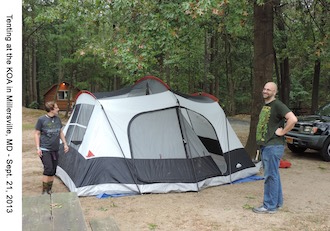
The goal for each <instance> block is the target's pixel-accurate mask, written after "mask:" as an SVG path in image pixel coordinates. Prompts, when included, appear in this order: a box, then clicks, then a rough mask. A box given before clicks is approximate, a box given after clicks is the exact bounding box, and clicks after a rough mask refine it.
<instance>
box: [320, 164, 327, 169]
mask: <svg viewBox="0 0 330 231" xmlns="http://www.w3.org/2000/svg"><path fill="white" fill-rule="evenodd" d="M319 169H321V170H327V168H326V167H325V166H324V165H319Z"/></svg>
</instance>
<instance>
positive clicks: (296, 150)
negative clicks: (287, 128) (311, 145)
mask: <svg viewBox="0 0 330 231" xmlns="http://www.w3.org/2000/svg"><path fill="white" fill-rule="evenodd" d="M287 145H288V148H289V149H290V151H291V152H294V153H303V152H304V151H306V149H307V148H302V147H297V146H295V145H294V144H287Z"/></svg>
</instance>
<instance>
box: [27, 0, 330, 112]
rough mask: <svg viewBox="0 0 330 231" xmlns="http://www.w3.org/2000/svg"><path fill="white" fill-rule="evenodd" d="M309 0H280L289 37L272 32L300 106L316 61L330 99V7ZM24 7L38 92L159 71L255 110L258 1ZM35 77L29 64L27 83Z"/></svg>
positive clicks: (176, 84)
mask: <svg viewBox="0 0 330 231" xmlns="http://www.w3.org/2000/svg"><path fill="white" fill-rule="evenodd" d="M255 2H256V3H257V4H261V5H262V4H264V2H265V1H264V0H258V1H255ZM308 2H309V1H308ZM309 3H310V5H307V4H306V2H304V1H290V0H282V1H281V10H282V14H281V17H279V15H275V18H274V20H275V23H276V22H279V20H284V25H285V30H284V31H280V30H278V29H277V27H274V48H275V50H276V54H277V58H278V60H282V59H283V58H285V57H289V61H290V78H291V82H292V84H291V86H292V89H291V94H290V97H291V102H292V104H293V105H296V104H305V106H309V105H310V103H309V102H310V101H311V94H312V92H311V91H312V84H311V83H312V80H313V75H314V62H315V60H316V59H319V60H320V61H321V79H320V89H319V95H320V98H321V100H324V101H329V100H330V99H329V98H330V96H329V94H328V89H329V87H330V81H329V79H330V76H329V73H330V71H329V69H330V61H329V60H330V52H329V50H330V49H329V36H328V35H329V34H330V33H329V30H330V29H329V28H330V27H329V18H330V17H329V12H330V10H329V3H328V2H327V1H311V2H309ZM322 4H323V5H322ZM22 7H23V42H24V44H25V46H24V51H23V53H24V60H25V65H31V64H30V63H29V60H31V58H30V57H31V52H32V48H33V47H36V48H37V49H36V52H37V80H36V81H37V82H38V84H39V88H40V89H41V95H42V93H44V91H46V90H47V89H48V88H49V87H50V86H51V85H52V84H54V83H57V82H59V80H61V81H63V80H65V81H69V82H70V83H72V84H73V85H75V86H77V87H78V88H80V89H86V90H90V91H110V90H114V89H117V88H119V87H121V86H122V85H124V84H128V83H132V82H134V81H135V80H137V79H139V78H140V77H142V76H145V75H155V76H157V77H160V78H162V79H164V80H165V79H166V81H168V84H169V85H170V86H171V87H172V88H173V89H175V90H180V91H183V92H185V93H191V92H196V91H202V90H203V89H208V90H209V91H210V92H212V91H214V89H216V88H218V89H219V93H218V95H216V96H217V97H218V98H220V99H221V103H223V104H224V105H230V104H231V103H232V102H233V101H234V102H235V103H236V104H237V108H239V111H238V113H245V112H248V111H249V109H250V102H251V89H252V78H253V76H252V74H251V73H253V66H252V63H253V25H254V24H253V4H252V3H251V1H248V0H238V1H227V0H222V1H218V0H199V1H195V0H186V1H179V0H173V1H164V0H159V1H141V0H116V1H112V0H108V1H101V0H97V1H76V0H56V1H39V0H24V1H23V2H22ZM283 39H286V43H285V44H283V41H284V40H283ZM211 41H212V42H213V43H212V46H211ZM29 55H30V56H29ZM211 56H212V59H211ZM28 73H29V71H28V66H26V71H25V72H24V73H23V78H24V83H26V84H27V85H29V82H28ZM216 80H217V81H218V84H219V86H215V85H214V84H215V83H216ZM230 82H232V83H234V84H233V86H231V87H234V90H235V94H234V97H233V96H232V95H230V94H229V92H230V91H229V86H230V84H229V83H230ZM238 93H239V94H238ZM34 100H35V99H31V101H34ZM229 102H231V103H229Z"/></svg>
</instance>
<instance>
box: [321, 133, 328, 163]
mask: <svg viewBox="0 0 330 231" xmlns="http://www.w3.org/2000/svg"><path fill="white" fill-rule="evenodd" d="M321 156H322V158H323V160H325V161H330V137H329V138H328V139H327V140H326V141H325V142H324V145H323V148H322V150H321Z"/></svg>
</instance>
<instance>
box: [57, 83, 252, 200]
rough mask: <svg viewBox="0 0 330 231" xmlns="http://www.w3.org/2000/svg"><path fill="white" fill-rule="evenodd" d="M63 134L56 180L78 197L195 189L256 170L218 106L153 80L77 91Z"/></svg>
mask: <svg viewBox="0 0 330 231" xmlns="http://www.w3.org/2000/svg"><path fill="white" fill-rule="evenodd" d="M97 97H98V98H97ZM64 132H65V134H66V138H67V140H68V142H69V144H70V153H67V154H63V153H62V152H61V153H60V158H59V167H58V170H57V175H58V176H59V177H60V178H61V179H62V181H63V182H64V183H65V184H66V185H67V187H68V188H69V189H70V191H75V192H77V193H78V195H79V196H90V195H97V194H101V193H107V194H117V193H132V192H133V193H166V192H172V191H174V192H185V191H198V190H200V189H202V188H205V187H210V186H216V185H221V184H226V183H230V182H232V181H233V180H236V179H240V178H244V177H247V176H250V175H253V174H256V173H257V172H258V169H257V167H256V166H255V165H254V164H253V163H252V161H251V160H250V159H249V156H248V155H247V153H246V152H245V150H244V148H243V146H242V145H241V143H240V141H239V140H238V138H237V136H236V134H235V132H234V131H233V130H232V128H231V126H230V124H229V122H228V120H227V119H226V117H225V115H224V113H223V111H222V109H221V108H220V106H219V105H218V104H217V102H215V101H212V100H210V99H209V98H207V97H190V96H184V95H179V94H175V93H173V92H171V91H170V90H169V88H168V87H167V85H166V84H164V83H162V82H161V80H159V79H157V78H155V77H145V78H143V79H141V80H140V81H138V82H137V83H136V84H135V85H134V86H132V87H128V88H125V89H121V90H120V91H117V92H111V93H101V94H95V95H94V94H91V93H89V92H81V94H80V95H79V96H78V98H77V101H76V107H75V109H74V111H73V113H72V115H71V117H70V119H69V121H68V123H67V125H66V127H65V129H64Z"/></svg>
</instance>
